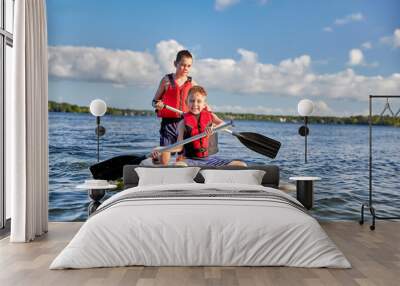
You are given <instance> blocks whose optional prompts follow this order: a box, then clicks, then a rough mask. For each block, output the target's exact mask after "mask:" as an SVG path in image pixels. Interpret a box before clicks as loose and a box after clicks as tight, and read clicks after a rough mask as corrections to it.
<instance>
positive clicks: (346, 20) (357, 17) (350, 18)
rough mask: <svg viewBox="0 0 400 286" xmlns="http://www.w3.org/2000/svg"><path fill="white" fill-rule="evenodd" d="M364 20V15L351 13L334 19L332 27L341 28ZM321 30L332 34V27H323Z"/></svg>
mask: <svg viewBox="0 0 400 286" xmlns="http://www.w3.org/2000/svg"><path fill="white" fill-rule="evenodd" d="M364 19H365V18H364V15H363V14H362V13H353V14H349V15H347V16H345V17H343V18H338V19H336V20H335V21H334V22H333V24H332V25H334V26H343V25H347V24H350V23H353V22H360V21H363V20H364ZM322 30H323V31H324V32H333V28H332V26H327V27H324V28H323V29H322Z"/></svg>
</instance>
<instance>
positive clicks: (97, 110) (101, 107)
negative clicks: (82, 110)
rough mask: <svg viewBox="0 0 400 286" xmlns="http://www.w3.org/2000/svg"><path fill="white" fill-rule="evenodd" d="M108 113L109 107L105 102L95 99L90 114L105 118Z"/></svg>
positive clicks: (91, 104)
mask: <svg viewBox="0 0 400 286" xmlns="http://www.w3.org/2000/svg"><path fill="white" fill-rule="evenodd" d="M106 111H107V105H106V103H105V102H104V101H103V100H101V99H95V100H92V102H91V103H90V113H91V114H93V115H94V116H103V115H104V114H105V113H106Z"/></svg>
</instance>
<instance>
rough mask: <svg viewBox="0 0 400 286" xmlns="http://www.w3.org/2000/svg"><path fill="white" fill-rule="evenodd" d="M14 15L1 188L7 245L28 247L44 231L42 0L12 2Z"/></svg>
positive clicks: (45, 80) (44, 54)
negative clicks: (6, 193) (6, 198)
mask: <svg viewBox="0 0 400 286" xmlns="http://www.w3.org/2000/svg"><path fill="white" fill-rule="evenodd" d="M14 11H15V18H14V48H13V52H14V70H13V75H12V78H13V84H12V87H13V92H12V94H11V97H9V98H6V105H7V106H8V107H9V108H7V110H6V137H7V138H6V168H7V171H6V187H9V188H10V190H11V236H10V241H12V242H28V241H31V240H33V239H35V237H36V236H40V235H42V234H43V233H45V232H47V227H48V134H47V132H48V119H47V115H48V112H47V104H48V103H47V102H48V86H47V84H48V76H47V74H48V71H47V69H48V63H47V62H48V60H47V23H46V7H45V0H17V1H15V7H14ZM7 100H8V102H7Z"/></svg>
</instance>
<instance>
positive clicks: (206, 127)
mask: <svg viewBox="0 0 400 286" xmlns="http://www.w3.org/2000/svg"><path fill="white" fill-rule="evenodd" d="M206 98H207V92H206V91H205V89H204V88H202V87H201V86H194V87H192V88H191V89H190V90H189V95H188V98H187V104H188V109H189V111H188V112H186V113H185V114H184V115H183V120H182V121H181V122H179V124H178V140H177V141H182V140H184V139H186V138H189V137H193V136H195V135H197V134H200V133H203V132H206V133H207V134H208V136H206V137H203V138H201V139H198V140H196V141H193V142H191V143H188V144H185V145H184V146H178V147H176V148H175V149H173V150H171V152H180V151H182V150H183V152H184V159H183V161H180V162H179V165H186V166H188V165H189V166H206V165H208V166H224V165H235V166H246V163H244V162H242V161H237V160H225V159H221V158H218V157H216V156H209V147H210V146H209V138H210V135H212V134H213V130H214V128H215V127H218V126H220V125H222V124H224V121H222V120H221V119H220V118H218V116H216V115H215V114H214V113H212V112H210V111H208V109H207V108H206V106H207V101H206ZM159 155H160V153H159V152H158V151H157V149H154V150H153V152H152V156H153V158H157V157H158V156H159Z"/></svg>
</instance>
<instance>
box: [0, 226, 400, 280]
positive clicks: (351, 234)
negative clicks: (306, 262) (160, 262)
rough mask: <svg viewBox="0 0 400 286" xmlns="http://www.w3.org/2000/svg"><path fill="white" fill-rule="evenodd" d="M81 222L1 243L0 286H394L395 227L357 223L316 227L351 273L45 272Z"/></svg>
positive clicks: (399, 240)
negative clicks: (28, 240)
mask: <svg viewBox="0 0 400 286" xmlns="http://www.w3.org/2000/svg"><path fill="white" fill-rule="evenodd" d="M81 225H82V223H75V222H69V223H56V222H52V223H50V224H49V232H48V233H47V234H46V235H44V236H43V237H41V238H38V239H37V240H35V241H34V242H32V243H9V239H8V238H3V239H1V240H0V285H2V286H8V285H10V286H11V285H12V286H17V285H31V286H34V285H51V286H54V285H57V286H58V285H60V286H61V285H66V286H73V285H85V286H87V285H136V286H154V285H157V286H162V285H165V286H179V285H199V286H200V285H201V286H212V285H227V286H236V285H237V286H247V285H251V286H266V285H304V286H313V285H346V286H347V285H349V286H351V285H355V286H356V285H358V286H359V285H361V286H364V285H366V286H371V285H372V286H373V285H376V286H380V285H385V286H391V285H393V286H394V285H396V286H397V285H399V276H398V275H399V273H400V222H391V221H379V222H378V223H377V228H376V230H375V231H370V230H369V225H363V226H360V225H359V224H358V223H357V222H322V223H321V225H322V227H323V228H324V229H325V231H326V232H327V233H328V235H329V236H330V237H331V239H332V240H333V241H334V242H335V243H336V245H337V246H338V247H339V248H340V249H341V250H342V251H343V253H344V254H345V256H346V257H347V258H348V259H349V261H350V262H351V264H352V266H353V268H352V269H345V270H344V269H307V268H291V267H142V266H138V267H118V268H100V269H85V270H49V269H48V267H49V265H50V263H51V262H52V260H53V259H54V258H55V257H56V256H57V255H58V253H60V251H61V250H62V249H63V248H64V247H65V246H66V244H67V243H68V242H69V241H70V240H71V238H72V237H73V236H74V235H75V233H76V232H77V231H78V229H79V228H80V226H81Z"/></svg>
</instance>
